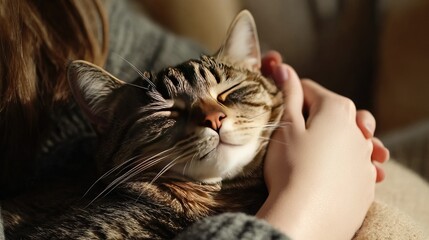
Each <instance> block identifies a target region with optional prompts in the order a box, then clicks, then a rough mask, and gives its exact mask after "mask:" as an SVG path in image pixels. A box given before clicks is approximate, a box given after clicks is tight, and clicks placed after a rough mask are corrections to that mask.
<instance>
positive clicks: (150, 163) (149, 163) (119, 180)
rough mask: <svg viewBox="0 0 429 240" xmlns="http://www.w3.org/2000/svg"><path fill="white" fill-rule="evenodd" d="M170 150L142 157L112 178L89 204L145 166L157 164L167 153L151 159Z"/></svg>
mask: <svg viewBox="0 0 429 240" xmlns="http://www.w3.org/2000/svg"><path fill="white" fill-rule="evenodd" d="M168 151H171V150H170V149H167V150H164V151H162V152H160V153H157V154H155V155H153V156H150V157H148V158H146V159H144V160H143V161H140V162H138V164H137V165H136V166H134V167H133V168H132V169H130V170H128V171H127V172H126V173H124V174H123V175H121V176H120V177H118V178H116V179H115V180H113V181H112V182H111V183H110V184H109V185H108V186H107V187H106V188H105V189H104V190H103V191H101V192H100V193H99V194H98V195H97V196H96V197H95V198H94V199H93V200H92V201H91V202H90V203H89V204H88V206H89V205H91V204H92V203H93V202H94V201H95V200H97V199H98V198H100V197H101V196H105V195H108V194H109V193H110V192H111V191H113V190H114V189H115V188H116V187H118V186H119V185H121V184H122V183H124V182H126V181H128V180H129V179H131V178H133V177H134V176H136V175H137V174H138V173H140V172H142V171H144V170H145V169H147V168H150V167H151V166H153V165H155V164H158V163H159V162H161V161H162V160H163V159H165V158H167V157H168V156H169V155H166V156H163V157H161V158H158V159H156V160H154V161H152V162H150V161H151V160H153V159H154V158H156V157H158V156H159V155H162V154H165V153H166V152H168ZM140 156H141V155H140ZM142 165H143V166H144V169H143V170H141V168H142Z"/></svg>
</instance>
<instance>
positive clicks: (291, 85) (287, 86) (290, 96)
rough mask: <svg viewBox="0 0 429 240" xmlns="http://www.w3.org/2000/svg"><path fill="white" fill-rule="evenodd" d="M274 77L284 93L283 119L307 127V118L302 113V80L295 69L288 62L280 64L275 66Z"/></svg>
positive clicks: (300, 126)
mask: <svg viewBox="0 0 429 240" xmlns="http://www.w3.org/2000/svg"><path fill="white" fill-rule="evenodd" d="M272 77H273V79H274V81H275V82H276V84H277V86H278V87H279V88H280V89H281V91H282V93H283V101H284V103H283V106H284V111H283V117H282V121H283V122H285V123H293V124H294V125H295V126H296V127H299V128H301V129H305V120H304V116H303V115H302V108H303V104H304V95H303V90H302V86H301V81H300V80H299V77H298V75H297V74H296V72H295V70H293V68H291V67H290V66H288V65H286V64H279V65H277V66H276V67H275V68H274V71H273V75H272Z"/></svg>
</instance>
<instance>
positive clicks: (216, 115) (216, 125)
mask: <svg viewBox="0 0 429 240" xmlns="http://www.w3.org/2000/svg"><path fill="white" fill-rule="evenodd" d="M225 118H226V115H225V113H223V112H220V111H212V112H210V113H208V114H207V115H206V117H205V119H204V125H205V126H206V127H209V128H212V129H213V130H215V131H218V130H219V129H220V127H221V126H222V120H223V119H225Z"/></svg>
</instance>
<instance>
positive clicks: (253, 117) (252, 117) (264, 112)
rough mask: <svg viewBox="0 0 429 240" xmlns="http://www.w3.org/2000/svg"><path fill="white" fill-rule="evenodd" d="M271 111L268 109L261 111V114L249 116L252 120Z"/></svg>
mask: <svg viewBox="0 0 429 240" xmlns="http://www.w3.org/2000/svg"><path fill="white" fill-rule="evenodd" d="M270 112H271V111H268V110H266V111H263V112H262V113H260V114H258V115H255V116H251V117H249V119H250V120H253V119H255V118H258V117H262V116H264V115H265V114H269V113H270Z"/></svg>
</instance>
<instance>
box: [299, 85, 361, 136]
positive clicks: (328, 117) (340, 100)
mask: <svg viewBox="0 0 429 240" xmlns="http://www.w3.org/2000/svg"><path fill="white" fill-rule="evenodd" d="M302 88H303V91H304V105H305V110H306V111H307V112H308V119H307V122H306V124H307V129H308V128H310V126H311V125H312V124H315V123H316V122H319V123H321V124H326V123H329V122H332V121H333V120H336V121H337V122H343V123H346V122H350V121H353V122H355V121H356V106H355V105H354V103H353V102H352V101H351V100H350V99H348V98H346V97H343V96H340V95H338V94H336V93H334V92H331V91H329V90H327V89H326V88H324V87H322V86H321V85H319V84H317V83H316V82H314V81H311V80H303V81H302ZM339 118H341V120H340V119H339Z"/></svg>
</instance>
